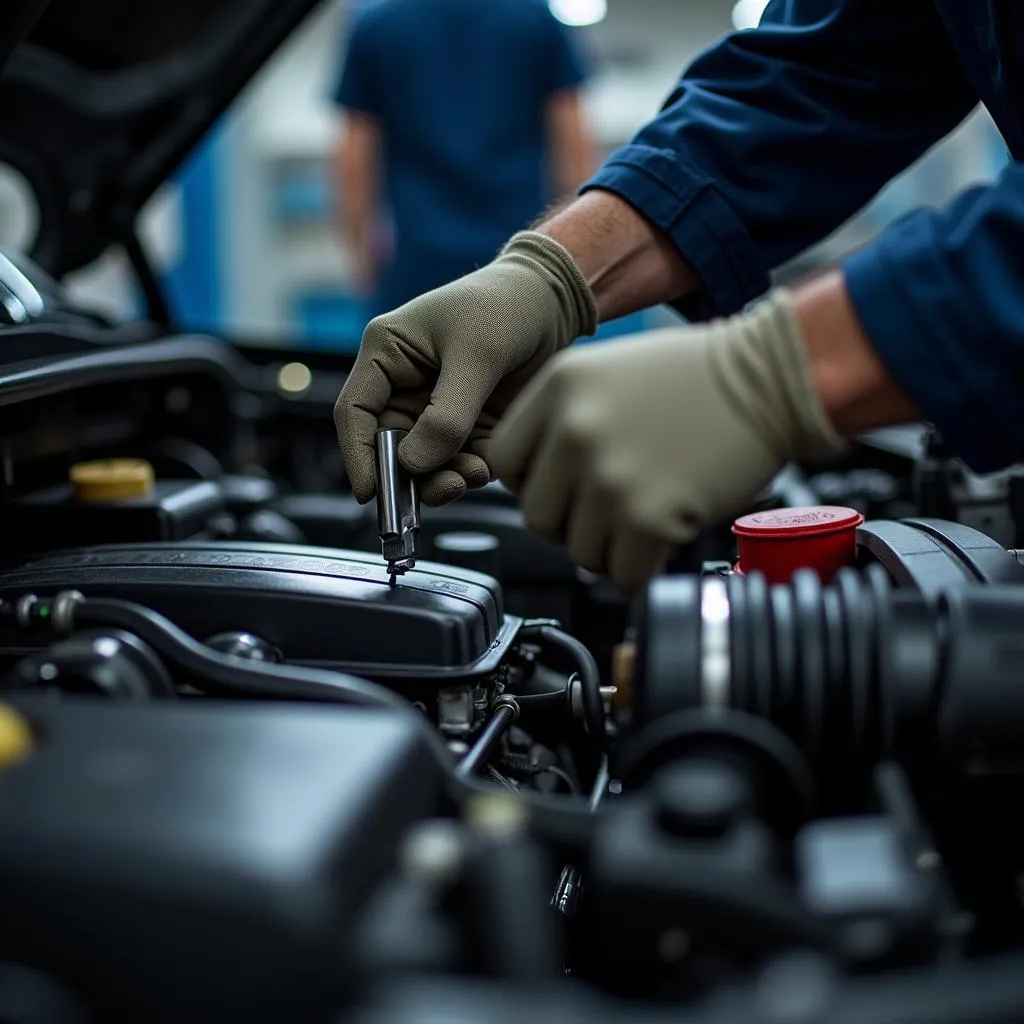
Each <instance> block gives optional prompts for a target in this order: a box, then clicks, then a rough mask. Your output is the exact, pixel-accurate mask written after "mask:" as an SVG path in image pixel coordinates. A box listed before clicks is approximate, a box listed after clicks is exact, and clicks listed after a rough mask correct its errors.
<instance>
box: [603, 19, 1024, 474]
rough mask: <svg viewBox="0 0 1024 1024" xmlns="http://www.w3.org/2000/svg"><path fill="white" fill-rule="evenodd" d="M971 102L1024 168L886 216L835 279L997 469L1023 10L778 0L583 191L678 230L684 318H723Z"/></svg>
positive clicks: (1014, 225)
mask: <svg viewBox="0 0 1024 1024" xmlns="http://www.w3.org/2000/svg"><path fill="white" fill-rule="evenodd" d="M682 6H683V5H681V7H680V9H681V11H682ZM979 101H980V102H982V103H984V104H985V106H986V107H987V108H988V110H989V112H990V113H991V115H992V117H993V119H994V120H995V122H996V124H997V126H998V127H999V130H1000V131H1001V133H1002V135H1003V137H1004V139H1005V141H1006V144H1007V147H1008V149H1009V152H1010V155H1011V156H1012V158H1013V159H1014V161H1017V162H1014V163H1011V164H1010V165H1009V166H1008V167H1007V168H1006V170H1005V171H1004V172H1003V174H1002V175H1001V177H1000V178H999V179H998V180H997V181H996V182H995V183H994V184H991V185H986V186H983V187H978V188H972V189H969V190H968V191H966V192H964V193H963V194H962V195H961V196H960V197H959V198H957V199H956V200H955V201H954V202H952V203H951V204H950V205H949V206H948V207H946V208H945V209H942V210H921V211H919V212H916V213H912V214H911V215H910V216H908V217H906V218H904V219H902V220H900V221H898V222H896V223H895V224H893V225H891V226H890V227H889V228H888V229H887V230H885V231H884V232H883V233H882V234H881V236H880V237H879V238H878V239H877V240H876V241H875V242H874V243H873V244H871V245H869V246H867V247H866V248H864V249H862V250H860V251H859V252H858V253H856V254H855V255H853V256H851V257H849V258H848V259H847V260H846V261H845V263H844V271H845V275H846V279H847V282H848V286H849V289H850V292H851V295H852V297H853V302H854V305H855V307H856V310H857V313H858V316H859V317H860V319H861V321H862V323H863V325H864V328H865V330H866V331H867V334H868V336H869V337H870V339H871V342H872V344H873V346H874V347H875V349H876V350H877V352H878V354H879V356H880V357H881V359H882V361H883V362H884V363H885V365H886V367H887V368H888V370H889V371H890V372H891V374H892V376H893V377H894V379H895V380H896V381H897V382H898V383H899V385H900V386H901V387H902V388H903V389H904V390H905V391H906V393H907V394H909V395H910V396H911V397H912V398H913V399H914V400H915V401H916V402H917V404H918V406H919V408H920V409H921V410H922V412H923V413H924V415H925V416H926V417H927V418H928V419H930V420H931V421H932V422H934V423H935V424H936V426H937V427H938V428H939V429H940V430H941V432H942V433H943V435H944V437H945V439H946V441H947V443H948V444H949V445H950V447H952V448H953V449H954V450H955V451H956V452H958V454H960V455H961V456H962V457H963V458H964V459H965V460H966V461H967V462H968V463H969V464H970V465H971V466H972V467H973V468H974V469H976V470H978V471H981V472H985V471H990V470H994V469H997V468H1000V467H1002V466H1005V465H1008V464H1010V463H1013V462H1017V461H1020V460H1021V459H1022V458H1024V163H1021V162H1020V161H1022V160H1024V3H1018V2H1016V0H772V3H771V4H770V5H769V6H768V9H767V11H766V12H765V15H764V18H763V20H762V22H761V25H760V27H759V28H758V29H755V30H749V31H745V32H738V33H734V34H732V35H730V36H728V37H727V38H726V39H724V40H723V41H722V42H721V43H719V44H717V45H716V46H714V47H713V48H712V49H710V50H708V51H707V52H705V53H704V54H703V55H701V56H700V57H698V58H697V60H696V61H695V62H694V63H693V64H692V65H691V67H690V68H689V70H688V71H687V72H686V73H685V75H684V76H683V78H682V79H681V81H680V82H679V83H678V86H677V88H676V89H675V91H674V92H673V93H672V95H671V96H670V97H669V99H668V101H667V103H666V105H665V107H664V109H663V110H662V112H661V114H660V115H659V116H658V117H657V118H656V119H655V120H654V121H653V122H651V123H650V124H648V125H647V126H646V127H645V128H643V129H642V130H641V131H640V132H639V133H638V134H637V136H636V137H635V138H634V140H633V142H632V143H631V144H630V145H627V146H625V147H624V148H622V149H620V150H618V151H616V152H615V153H614V154H613V155H612V156H611V158H610V159H609V160H608V161H607V163H606V164H605V165H604V167H603V168H602V169H601V170H600V171H599V172H598V173H597V175H596V176H595V177H594V178H593V179H592V181H591V182H590V183H589V184H588V186H587V187H600V188H603V189H607V190H610V191H612V192H615V193H617V194H618V195H620V196H621V197H622V198H623V199H625V200H626V201H628V202H629V203H631V204H632V205H633V206H634V207H636V208H637V209H638V210H640V211H641V212H642V213H644V214H645V215H646V216H647V217H648V218H649V219H650V220H651V221H653V222H654V223H655V224H657V225H658V226H659V227H661V228H662V229H663V230H664V231H666V232H667V233H668V234H669V235H670V236H671V238H672V239H673V241H674V242H675V244H676V246H677V247H678V248H679V250H680V252H681V253H682V254H683V255H684V256H685V257H686V258H687V260H688V261H689V262H690V263H691V264H692V266H693V268H694V270H695V272H696V274H697V276H698V278H699V279H700V282H701V284H702V286H703V287H702V290H701V292H700V293H699V294H698V295H697V296H695V297H694V299H693V300H692V301H688V302H684V303H682V304H681V306H680V308H682V309H683V311H684V312H686V313H687V314H689V315H691V316H693V317H694V318H708V317H711V316H717V315H725V314H729V313H733V312H735V311H737V310H739V309H740V308H742V307H743V306H744V305H745V304H746V303H747V302H748V301H749V300H750V299H752V298H754V297H756V296H758V295H759V294H761V293H762V292H763V291H765V290H766V289H767V287H768V274H769V271H770V270H771V269H772V268H774V267H776V266H778V265H779V264H780V263H782V262H783V261H785V260H787V259H788V258H790V257H792V256H794V255H796V254H797V253H798V252H800V251H801V250H802V249H804V248H806V247H807V246H808V245H810V244H812V243H814V242H816V241H818V240H819V239H821V238H823V237H824V236H825V235H827V234H828V233H829V232H830V231H832V230H833V229H834V228H836V227H838V226H839V225H840V224H841V223H842V222H843V221H844V220H846V218H847V217H849V216H850V215H852V214H853V213H855V212H856V211H857V210H858V209H859V208H860V207H862V206H863V205H864V204H865V203H866V202H867V201H868V200H869V199H871V198H872V197H873V196H874V195H875V193H876V192H877V191H878V190H879V189H880V188H881V187H882V186H883V185H884V184H885V183H886V182H887V181H888V180H889V179H890V178H892V177H893V176H894V175H896V174H897V173H898V172H899V171H901V170H903V169H904V168H905V167H907V166H908V165H909V164H911V163H912V162H913V161H914V160H916V159H917V158H918V157H919V156H921V155H922V154H923V153H924V152H925V151H926V150H927V149H928V148H929V147H930V146H931V145H932V144H933V143H935V142H937V141H938V140H939V139H940V138H942V136H944V135H946V134H947V133H948V132H950V131H951V130H952V129H953V128H954V127H955V126H956V125H957V124H958V123H959V122H960V121H962V120H963V119H964V118H965V117H966V116H967V114H968V113H969V112H970V111H971V110H972V109H973V108H974V107H975V106H977V104H978V102H979Z"/></svg>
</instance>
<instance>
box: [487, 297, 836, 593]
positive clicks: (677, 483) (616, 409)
mask: <svg viewBox="0 0 1024 1024" xmlns="http://www.w3.org/2000/svg"><path fill="white" fill-rule="evenodd" d="M844 447H845V445H844V442H843V440H842V438H840V437H839V435H838V434H837V433H836V431H835V430H834V428H833V427H832V425H831V423H830V422H829V420H828V418H827V416H826V415H825V412H824V410H823V409H822V407H821V403H820V401H819V399H818V397H817V395H816V393H815V391H814V388H813V386H812V383H811V377H810V372H809V367H808V361H807V356H806V352H805V349H804V345H803V341H802V337H801V332H800V327H799V324H798V322H797V318H796V315H795V313H794V310H793V305H792V300H791V298H790V296H789V295H788V294H787V293H786V292H783V291H778V292H775V293H773V294H772V295H771V296H770V297H769V298H768V299H767V300H766V301H764V302H763V303H762V304H761V305H759V306H758V307H757V308H755V309H754V310H753V311H751V312H750V313H747V314H742V315H740V316H735V317H732V318H731V319H728V320H721V321H718V322H715V323H712V324H710V325H707V326H694V327H677V328H669V329H666V330H659V331H652V332H649V333H647V334H643V335H639V336H637V337H634V338H627V339H624V340H622V341H617V342H610V343H606V344H603V345H592V346H591V345H588V346H586V347H583V348H579V349H574V350H572V351H569V352H566V353H564V354H562V355H559V356H557V357H556V358H555V359H553V360H552V361H551V362H550V363H548V365H547V366H546V367H545V368H544V369H543V370H542V371H541V372H540V373H539V374H538V375H537V376H536V377H535V378H534V380H533V381H532V382H531V383H530V385H529V386H528V387H527V388H526V389H525V390H524V391H523V393H522V394H521V395H520V396H519V398H518V399H517V400H516V401H515V402H514V403H513V405H512V406H511V407H510V409H509V411H508V413H507V414H506V416H505V418H504V419H503V420H502V422H501V424H500V425H499V426H498V429H497V431H496V432H495V435H494V440H493V444H492V452H491V454H492V459H493V463H494V467H495V469H496V471H497V473H498V476H499V477H500V479H501V480H502V481H503V482H504V483H505V484H507V485H508V486H509V487H510V488H511V489H512V490H514V491H517V492H518V493H519V494H520V497H521V501H522V507H523V513H524V515H525V518H526V521H527V523H528V524H529V526H531V527H532V528H533V529H534V530H536V531H537V532H538V533H541V534H542V535H544V536H545V537H547V538H549V539H551V540H554V541H556V542H559V543H565V544H567V546H568V550H569V554H570V556H571V557H572V558H573V559H574V561H576V562H577V563H578V564H579V565H581V566H583V567H584V568H586V569H590V570H591V571H593V572H597V573H607V574H609V575H610V576H611V577H612V578H613V579H614V580H615V582H616V583H618V584H619V585H620V586H621V587H622V588H623V589H624V590H626V591H632V590H635V589H636V588H638V587H639V586H640V585H641V584H642V583H644V582H645V581H646V580H647V579H648V578H649V577H650V576H651V575H653V574H654V573H655V572H657V571H658V570H659V569H660V568H661V567H662V565H663V563H664V562H665V560H666V558H667V557H668V555H669V554H670V552H671V550H672V547H673V546H674V545H676V544H679V543H683V542H685V541H688V540H691V539H692V538H693V536H694V535H695V533H696V532H697V530H698V529H699V528H700V527H701V526H705V525H710V524H715V523H719V522H723V521H726V520H728V519H729V518H731V517H732V516H734V515H735V514H737V513H738V512H740V511H742V510H743V509H744V507H745V505H746V504H747V502H748V501H749V500H750V499H751V498H753V497H755V496H756V495H757V494H758V492H760V491H761V489H762V488H764V487H765V486H766V485H767V484H768V483H769V482H770V481H771V480H772V478H773V477H774V476H775V475H776V473H777V472H778V471H779V470H780V469H781V468H782V467H783V466H784V465H785V464H786V463H787V462H789V461H790V460H795V459H814V458H818V457H822V456H827V455H831V454H834V453H837V452H839V451H842V450H843V448H844Z"/></svg>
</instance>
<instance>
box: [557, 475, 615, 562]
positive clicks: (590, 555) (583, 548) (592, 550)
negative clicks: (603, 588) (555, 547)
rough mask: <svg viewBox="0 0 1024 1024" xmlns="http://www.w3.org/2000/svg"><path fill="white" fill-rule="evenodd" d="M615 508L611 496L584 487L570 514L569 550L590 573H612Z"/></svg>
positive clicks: (567, 542)
mask: <svg viewBox="0 0 1024 1024" xmlns="http://www.w3.org/2000/svg"><path fill="white" fill-rule="evenodd" d="M611 509H612V505H611V503H610V502H609V501H608V500H607V496H603V495H599V494H596V493H595V492H594V490H593V488H592V487H589V486H587V485H584V486H583V487H582V488H581V489H580V492H579V495H578V497H577V499H576V501H575V503H574V504H573V507H572V510H571V512H570V514H569V528H568V534H567V538H566V548H567V550H568V553H569V557H570V558H571V559H572V560H573V561H574V562H575V563H576V564H577V565H578V566H580V567H581V568H583V569H587V570H588V571H589V572H593V573H598V574H604V573H606V572H607V571H608V556H609V545H610V543H611V535H612V512H611Z"/></svg>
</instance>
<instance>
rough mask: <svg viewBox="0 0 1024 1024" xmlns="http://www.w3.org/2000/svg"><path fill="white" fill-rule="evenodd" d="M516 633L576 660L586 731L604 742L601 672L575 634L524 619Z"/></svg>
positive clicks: (596, 741)
mask: <svg viewBox="0 0 1024 1024" xmlns="http://www.w3.org/2000/svg"><path fill="white" fill-rule="evenodd" d="M519 636H520V638H521V639H523V640H526V641H530V640H535V641H537V642H538V643H540V644H548V645H550V646H551V647H555V648H558V649H559V650H561V651H562V652H563V653H564V654H567V655H568V656H569V657H570V658H572V660H573V661H574V662H575V663H576V670H577V672H578V673H579V677H580V683H581V687H582V692H583V718H584V721H585V722H586V724H587V731H588V732H589V733H590V735H591V736H592V737H593V740H594V742H595V743H597V744H598V745H599V746H604V742H605V720H604V701H603V700H602V699H601V676H600V674H599V672H598V670H597V662H596V661H595V660H594V656H593V655H592V654H591V653H590V651H589V650H588V649H587V648H586V647H585V646H584V645H583V644H581V643H580V641H579V640H577V639H576V637H574V636H570V635H569V634H568V633H564V632H563V631H562V630H560V629H558V628H556V627H555V626H552V625H549V624H547V623H544V624H538V625H531V624H530V623H529V622H528V623H526V625H525V626H524V627H523V629H522V630H521V631H520V633H519Z"/></svg>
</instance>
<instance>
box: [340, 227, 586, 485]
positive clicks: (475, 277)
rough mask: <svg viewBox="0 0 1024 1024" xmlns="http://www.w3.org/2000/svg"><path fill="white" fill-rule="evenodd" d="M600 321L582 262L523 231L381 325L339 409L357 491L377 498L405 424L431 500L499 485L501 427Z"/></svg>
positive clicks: (371, 333)
mask: <svg viewBox="0 0 1024 1024" xmlns="http://www.w3.org/2000/svg"><path fill="white" fill-rule="evenodd" d="M596 323H597V308H596V306H595V303H594V297H593V295H592V294H591V292H590V289H589V287H588V286H587V283H586V281H585V280H584V279H583V275H582V274H581V273H580V271H579V269H578V268H577V266H576V264H575V263H574V262H573V259H572V256H570V255H569V253H568V251H567V250H566V249H564V248H563V247H562V246H561V245H559V244H558V243H557V242H555V241H553V240H552V239H550V238H548V237H547V236H545V235H540V234H537V233H536V232H532V231H527V232H522V233H521V234H518V235H516V236H515V237H514V238H512V240H511V241H510V242H509V243H508V245H507V246H506V247H505V248H504V250H502V253H501V255H500V256H499V257H498V258H497V259H496V260H495V261H494V262H493V263H490V264H488V265H487V266H486V267H483V268H482V269H481V270H477V271H475V272H474V273H472V274H469V275H467V276H466V277H463V278H461V279H459V280H458V281H454V282H452V283H451V284H447V285H445V286H444V287H443V288H438V289H436V290H435V291H432V292H427V294H425V295H421V296H420V297H419V298H417V299H413V300H412V302H408V303H406V304H405V305H404V306H402V307H400V308H399V309H396V310H394V311H392V312H390V313H386V314H385V315H384V316H379V317H377V318H376V319H374V320H372V321H370V323H369V324H368V325H367V328H366V331H365V332H364V334H363V340H362V344H361V346H360V349H359V355H358V356H357V357H356V362H355V366H354V367H353V369H352V372H351V373H350V374H349V377H348V380H347V381H346V382H345V386H344V388H342V391H341V395H340V396H339V397H338V401H337V404H336V405H335V407H334V422H335V426H336V427H337V429H338V440H339V442H340V443H341V450H342V453H343V455H344V457H345V468H346V470H347V471H348V475H349V480H350V482H351V484H352V491H353V493H354V494H355V496H356V498H357V499H358V500H359V501H363V502H365V501H369V500H370V499H371V498H372V497H373V495H374V492H375V489H376V485H375V482H374V471H373V437H374V433H375V432H376V430H377V429H378V427H404V428H405V429H407V430H409V435H408V436H407V437H406V438H404V439H403V440H402V443H401V444H400V445H399V447H398V457H399V459H400V460H401V462H402V465H403V466H405V468H406V469H407V470H408V471H409V472H411V473H415V474H417V475H419V476H420V477H421V481H420V494H421V496H422V498H423V501H424V502H425V503H426V504H428V505H443V504H445V503H446V502H449V501H452V500H454V499H455V498H458V497H459V496H460V495H461V494H463V493H464V492H465V491H466V488H467V487H481V486H483V485H484V484H485V483H487V482H488V481H489V480H490V479H491V471H490V464H489V443H490V436H491V431H492V430H493V428H494V426H495V424H496V423H497V422H498V419H499V418H500V417H501V416H502V414H503V413H504V412H505V410H506V408H507V407H508V405H509V403H510V402H511V401H512V399H513V398H515V396H516V395H517V394H518V393H519V392H520V390H521V389H522V387H523V386H524V385H525V384H526V382H527V381H528V380H529V379H530V378H531V377H532V376H533V375H534V374H535V373H536V372H537V370H538V369H540V367H541V366H542V365H543V364H544V362H545V361H546V360H547V359H548V358H549V357H550V356H552V355H554V353H556V352H557V351H558V350H559V349H562V348H565V347H566V346H567V345H569V344H571V343H572V342H573V341H574V340H575V339H576V338H577V337H579V336H580V335H581V334H592V333H593V332H594V330H595V327H596Z"/></svg>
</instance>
